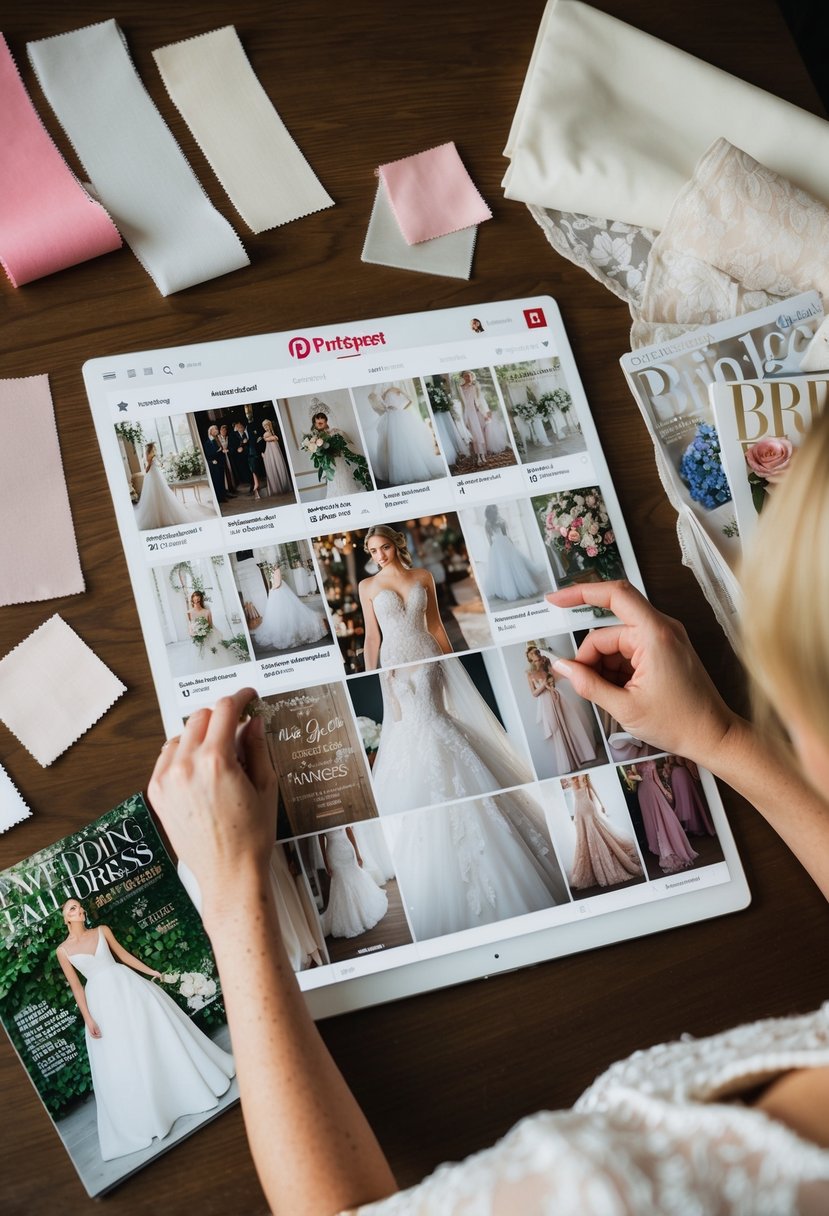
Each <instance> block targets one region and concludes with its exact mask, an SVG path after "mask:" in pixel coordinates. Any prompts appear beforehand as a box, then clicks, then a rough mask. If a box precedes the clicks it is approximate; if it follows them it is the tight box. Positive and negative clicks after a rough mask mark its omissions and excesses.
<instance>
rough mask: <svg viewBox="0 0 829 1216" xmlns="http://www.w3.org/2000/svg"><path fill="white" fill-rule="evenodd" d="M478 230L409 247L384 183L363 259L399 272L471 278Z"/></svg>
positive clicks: (439, 237)
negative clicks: (411, 271)
mask: <svg viewBox="0 0 829 1216" xmlns="http://www.w3.org/2000/svg"><path fill="white" fill-rule="evenodd" d="M477 235H478V229H477V227H474V228H463V229H461V230H460V231H459V232H450V233H449V234H448V235H447V236H438V237H435V238H434V240H431V241H420V242H419V243H418V244H417V245H410V244H409V243H408V242H407V241H406V238H405V237H404V236H403V233H402V232H401V231H400V228H399V225H398V223H397V220H396V218H395V215H394V212H393V211H392V208H391V203H390V202H389V199H388V195H387V194H386V190H385V187H384V185H383V183H382V181H380V182H378V183H377V194H376V195H375V196H374V206H373V207H372V209H371V219H370V220H369V222H368V230H367V232H366V241H365V244H364V245H363V252H362V255H361V257H362V260H363V261H364V262H372V263H373V264H375V265H378V266H394V267H395V268H396V269H398V270H419V271H420V272H421V273H422V274H441V275H446V276H447V278H450V279H468V278H469V276H470V275H471V274H472V255H473V253H474V252H475V240H476V237H477Z"/></svg>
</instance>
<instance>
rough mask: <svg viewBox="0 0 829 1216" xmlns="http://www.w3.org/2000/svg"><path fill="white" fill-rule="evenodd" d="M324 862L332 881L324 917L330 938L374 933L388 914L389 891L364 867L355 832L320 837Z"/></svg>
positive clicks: (338, 830) (335, 830)
mask: <svg viewBox="0 0 829 1216" xmlns="http://www.w3.org/2000/svg"><path fill="white" fill-rule="evenodd" d="M320 845H321V848H322V858H323V863H324V865H325V869H326V872H327V874H328V876H329V878H330V879H331V886H330V888H329V891H328V904H327V906H326V909H325V911H324V912H323V914H322V930H323V933H325V935H326V937H358V936H359V935H360V934H361V933H367V932H368V930H369V929H373V928H374V926H375V925H376V924H377V922H378V921H381V920H382V919H383V917H384V916H385V915H386V912H387V911H388V906H389V901H388V897H387V896H386V893H385V891H384V890H383V888H382V887H380V886H378V885H377V883H376V882H375V881H374V879H373V878H372V877H371V875H370V874H369V872H368V870H367V869H366V868H365V866H364V863H363V858H362V856H361V854H360V850H359V848H358V846H357V840H356V837H355V835H354V829H353V828H350V827H348V828H332V830H331V831H330V832H324V833H323V834H322V836H321V837H320Z"/></svg>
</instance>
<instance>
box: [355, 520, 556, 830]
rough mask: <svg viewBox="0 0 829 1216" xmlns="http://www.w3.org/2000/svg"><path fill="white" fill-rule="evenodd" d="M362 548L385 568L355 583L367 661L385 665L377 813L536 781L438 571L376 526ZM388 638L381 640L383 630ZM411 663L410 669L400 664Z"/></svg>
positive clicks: (376, 778) (371, 665)
mask: <svg viewBox="0 0 829 1216" xmlns="http://www.w3.org/2000/svg"><path fill="white" fill-rule="evenodd" d="M363 547H364V548H365V551H366V552H367V553H368V554H369V555H370V556H371V557H372V558H373V560H374V561H375V562H376V563H377V565H378V566H379V567H380V570H379V571H378V573H377V574H375V575H373V576H372V577H371V578H368V579H364V580H363V581H362V582H361V583H360V586H359V592H360V602H361V604H362V605H363V615H364V618H365V626H366V643H365V657H366V668H367V669H368V670H373V669H374V668H376V667H377V665H378V661H379V662H381V663H382V665H383V669H384V670H383V672H382V674H381V677H380V686H381V689H382V693H383V729H382V733H381V736H380V745H379V747H378V749H377V758H376V760H375V763H374V767H373V769H372V778H373V780H374V788H375V793H376V795H377V800H378V804H379V808H380V812H381V814H392V813H394V812H395V811H406V810H411V809H412V808H414V807H416V806H429V805H431V804H432V803H435V802H446V801H449V800H450V799H454V798H464V797H467V796H470V795H473V794H489V793H491V792H492V791H493V790H496V789H504V788H507V787H509V786H513V785H522V784H523V783H524V782H526V781H532V780H533V773H532V770H531V769H530V767H529V764H528V763H527V761H526V760H525V759H524V758H523V757H522V756H521V755H520V753H519V752H517V751H516V749H515V748H514V747H513V745H512V743H511V742H510V740H509V737H508V736H507V733H506V731H505V730H504V728H503V726H502V725H501V723H500V722H499V721H498V718H497V717H496V716H495V714H494V713H493V712H492V710H491V709H490V708H489V706H488V705H487V703H486V701H485V700H484V698H483V697H482V696H481V694H480V693H479V692H478V690H477V688H476V687H475V685H474V683H473V682H472V680H471V679H470V677H469V676H468V675H467V672H466V669H465V668H464V666H463V664H462V663H461V661H460V660H459V659H456V658H448V659H444V660H443V661H442V662H440V663H432V662H419V661H418V660H426V659H430V658H433V657H437V656H438V655H448V654H450V653H451V650H452V647H451V643H450V642H449V638H448V637H447V635H446V631H445V629H444V628H443V625H442V624H441V623H440V615H439V613H438V608H437V599H436V597H435V591H434V579H433V578H432V576H431V575H430V574H429V573H428V571H425V570H415V569H412V567H411V560H412V559H411V555H410V553H409V551H408V549H407V548H406V540H405V537H404V536H403V535H402V533H400V532H396V531H395V530H394V528H389V527H386V526H385V525H383V524H380V525H377V526H376V527H373V528H370V529H369V530H368V532H367V533H366V536H365V540H364V541H363ZM381 636H382V642H380V638H381ZM402 663H414V664H415V666H411V667H398V666H396V664H402Z"/></svg>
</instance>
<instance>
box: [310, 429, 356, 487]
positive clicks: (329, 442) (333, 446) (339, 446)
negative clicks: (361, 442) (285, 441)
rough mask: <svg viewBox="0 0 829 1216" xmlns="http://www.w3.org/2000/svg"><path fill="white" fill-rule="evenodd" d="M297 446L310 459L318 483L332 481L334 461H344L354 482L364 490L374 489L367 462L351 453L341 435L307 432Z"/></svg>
mask: <svg viewBox="0 0 829 1216" xmlns="http://www.w3.org/2000/svg"><path fill="white" fill-rule="evenodd" d="M299 446H300V448H301V449H302V451H303V452H307V454H308V456H309V457H310V458H311V464H312V465H313V466H314V468H315V469H316V470H317V477H318V479H319V480H320V481H333V480H334V477H335V475H336V461H338V460H344V461H345V462H346V464H349V465H351V467H352V470H353V472H354V479H355V481H356V482H357V483H358V484H359V485H361V486H362V487H363V489H364V490H373V489H374V486H373V485H372V481H371V474H370V473H369V471H368V461H367V460H366V458H365V456H360V455H359V453H358V452H352V450H351V448H350V447H349V446H348V444H347V442H346V440H345V439H344V437H343V436H342V435H338V434H336V432H333V431H309V432H308V434H306V435H303V436H302V442H301V443H300V445H299Z"/></svg>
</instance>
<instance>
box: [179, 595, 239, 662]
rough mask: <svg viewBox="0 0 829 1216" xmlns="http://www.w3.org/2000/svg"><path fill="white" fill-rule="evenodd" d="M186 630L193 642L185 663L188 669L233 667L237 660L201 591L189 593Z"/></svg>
mask: <svg viewBox="0 0 829 1216" xmlns="http://www.w3.org/2000/svg"><path fill="white" fill-rule="evenodd" d="M187 632H188V633H189V634H190V638H191V640H192V643H193V653H192V655H190V656H189V662H188V664H187V666H188V670H190V671H212V670H213V669H214V668H215V667H233V665H234V664H235V663H237V662H238V661H239V660H238V659H237V658H236V657H235V655H234V654H233V652H232V650H231V649H230V647H229V646H225V644H224V642H225V639H224V637H223V636H222V634H221V633H220V631H219V630H218V629H217V628H216V626H215V625H214V624H213V613H212V612H211V611H210V609H209V608H208V607H207V605H206V604H205V602H204V596H203V594H202V593H201V591H193V592H191V594H190V600H189V607H188V609H187Z"/></svg>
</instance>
